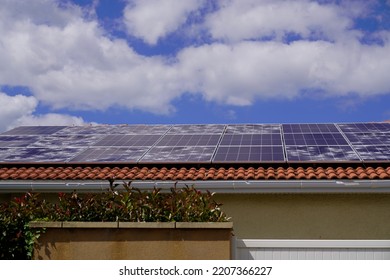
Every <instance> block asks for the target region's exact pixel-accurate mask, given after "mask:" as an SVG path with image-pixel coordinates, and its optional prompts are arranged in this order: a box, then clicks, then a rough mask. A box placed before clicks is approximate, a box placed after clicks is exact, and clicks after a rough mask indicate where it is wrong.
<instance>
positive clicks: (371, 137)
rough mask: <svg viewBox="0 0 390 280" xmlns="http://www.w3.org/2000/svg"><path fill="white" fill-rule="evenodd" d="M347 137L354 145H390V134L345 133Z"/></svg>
mask: <svg viewBox="0 0 390 280" xmlns="http://www.w3.org/2000/svg"><path fill="white" fill-rule="evenodd" d="M345 136H346V137H347V138H348V140H349V142H351V144H353V145H368V146H376V145H390V133H378V132H371V133H345Z"/></svg>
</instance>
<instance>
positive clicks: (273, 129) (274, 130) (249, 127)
mask: <svg viewBox="0 0 390 280" xmlns="http://www.w3.org/2000/svg"><path fill="white" fill-rule="evenodd" d="M280 132H281V126H280V125H279V124H231V125H228V126H227V127H226V132H225V133H226V134H280Z"/></svg>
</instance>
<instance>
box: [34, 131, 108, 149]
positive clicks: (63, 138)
mask: <svg viewBox="0 0 390 280" xmlns="http://www.w3.org/2000/svg"><path fill="white" fill-rule="evenodd" d="M102 137H103V136H102V135H92V134H86V135H77V134H75V135H72V134H70V135H62V134H61V135H53V134H52V135H49V136H46V137H41V138H39V140H38V141H36V142H34V143H32V144H31V145H29V146H28V147H35V148H39V147H58V148H61V147H88V146H91V145H93V144H94V143H96V142H97V141H98V140H100V139H101V138H102Z"/></svg>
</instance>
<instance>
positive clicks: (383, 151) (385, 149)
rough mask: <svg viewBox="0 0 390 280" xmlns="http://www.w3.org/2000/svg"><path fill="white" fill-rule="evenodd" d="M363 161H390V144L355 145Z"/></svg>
mask: <svg viewBox="0 0 390 280" xmlns="http://www.w3.org/2000/svg"><path fill="white" fill-rule="evenodd" d="M355 149H356V151H357V152H358V153H359V155H360V157H361V158H362V159H363V161H366V162H370V161H390V145H387V146H355Z"/></svg>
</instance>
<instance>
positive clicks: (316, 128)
mask: <svg viewBox="0 0 390 280" xmlns="http://www.w3.org/2000/svg"><path fill="white" fill-rule="evenodd" d="M282 127H283V133H284V134H288V133H296V134H302V133H311V134H313V133H339V130H338V129H337V127H336V126H335V125H334V124H326V123H323V124H318V123H317V124H283V125H282Z"/></svg>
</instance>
